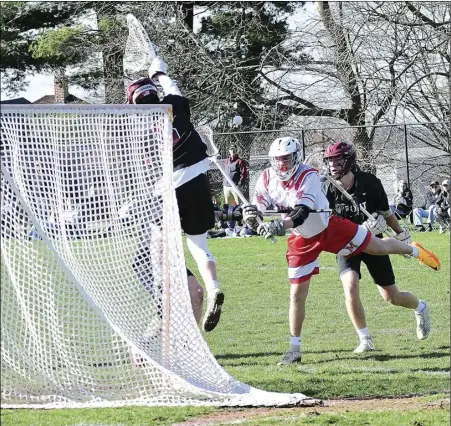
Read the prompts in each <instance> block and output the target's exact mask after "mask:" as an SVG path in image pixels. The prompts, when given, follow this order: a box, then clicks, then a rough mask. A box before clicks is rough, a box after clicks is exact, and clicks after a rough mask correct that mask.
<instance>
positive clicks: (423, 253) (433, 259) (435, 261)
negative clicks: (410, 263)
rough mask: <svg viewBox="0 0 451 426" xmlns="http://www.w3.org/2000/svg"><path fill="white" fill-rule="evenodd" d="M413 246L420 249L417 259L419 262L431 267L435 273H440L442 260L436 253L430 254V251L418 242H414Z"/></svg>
mask: <svg viewBox="0 0 451 426" xmlns="http://www.w3.org/2000/svg"><path fill="white" fill-rule="evenodd" d="M412 245H413V246H415V247H416V248H417V249H418V252H419V254H418V257H417V260H418V262H420V263H423V264H424V265H427V266H429V267H430V268H432V269H434V270H435V271H438V270H439V269H440V260H439V258H438V257H437V256H436V255H435V254H434V253H432V252H430V251H429V250H426V249H425V248H424V247H423V246H422V245H421V244H420V243H418V242H417V241H414V242H413V243H412Z"/></svg>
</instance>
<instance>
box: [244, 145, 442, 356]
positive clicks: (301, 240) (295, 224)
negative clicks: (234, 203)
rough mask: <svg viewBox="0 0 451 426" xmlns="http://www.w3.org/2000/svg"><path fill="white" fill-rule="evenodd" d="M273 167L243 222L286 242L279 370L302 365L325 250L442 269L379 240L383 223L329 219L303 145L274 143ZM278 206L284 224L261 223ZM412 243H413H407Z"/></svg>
mask: <svg viewBox="0 0 451 426" xmlns="http://www.w3.org/2000/svg"><path fill="white" fill-rule="evenodd" d="M268 155H269V158H270V163H271V167H269V168H267V169H265V170H264V171H263V173H262V175H261V176H260V177H259V179H258V181H257V184H256V187H255V192H254V197H253V200H252V204H247V205H244V206H243V220H244V222H245V223H246V224H248V225H249V226H251V227H252V228H254V229H256V231H257V233H258V234H259V235H263V236H265V238H267V239H268V238H273V237H274V236H276V235H278V236H284V235H285V233H286V230H288V229H291V234H290V236H289V237H288V250H287V262H288V278H289V282H290V284H291V286H290V308H289V323H290V347H289V350H288V351H287V352H286V353H285V354H284V356H283V358H282V360H281V361H280V363H279V365H283V364H292V363H295V362H299V361H301V329H302V325H303V322H304V317H305V302H306V299H307V295H308V290H309V285H310V279H311V277H312V276H313V275H316V274H319V262H318V257H319V255H320V253H321V252H322V251H327V252H330V253H335V254H339V255H343V256H353V255H357V254H359V253H361V252H365V253H368V254H372V255H387V254H406V255H411V256H413V257H415V258H417V259H418V261H419V262H420V263H424V264H426V265H428V266H429V267H431V268H433V269H435V270H438V269H439V268H440V261H439V259H438V258H437V257H436V256H435V255H434V254H433V253H431V252H429V251H427V250H426V249H424V248H423V247H422V246H421V245H420V244H418V243H416V242H414V243H412V244H406V243H405V242H403V241H400V240H397V239H394V238H382V239H380V238H376V237H375V236H374V235H373V234H372V232H371V231H373V232H375V233H379V232H377V227H378V226H379V224H380V218H379V217H378V218H375V219H374V220H367V221H366V222H365V223H364V224H363V225H358V224H356V223H353V222H351V221H349V220H347V219H344V218H341V217H337V216H334V215H331V214H330V213H328V212H316V211H314V210H317V209H319V210H326V209H328V208H329V203H328V201H327V198H326V196H325V194H324V193H323V192H322V187H321V182H320V176H319V173H318V171H317V170H315V169H314V168H312V167H311V166H309V165H307V164H302V154H301V147H300V144H299V141H298V140H297V139H294V138H291V137H282V138H278V139H276V140H275V141H274V142H273V143H272V144H271V147H270V149H269V154H268ZM271 204H272V205H274V206H276V207H277V208H278V210H283V211H288V214H287V215H286V216H285V217H284V218H283V219H282V220H280V221H271V222H261V219H262V218H263V213H264V212H265V210H266V209H267V208H268V207H269V206H270V205H271ZM382 220H383V217H382ZM408 242H410V240H409V241H408Z"/></svg>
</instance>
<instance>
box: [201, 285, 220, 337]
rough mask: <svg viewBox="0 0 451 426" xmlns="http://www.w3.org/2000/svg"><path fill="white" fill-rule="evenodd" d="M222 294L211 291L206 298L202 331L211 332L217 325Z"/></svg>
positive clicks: (218, 291) (217, 290) (217, 291)
mask: <svg viewBox="0 0 451 426" xmlns="http://www.w3.org/2000/svg"><path fill="white" fill-rule="evenodd" d="M223 303H224V293H223V292H222V291H221V290H219V288H218V289H215V290H213V291H211V292H210V293H209V294H208V296H207V310H206V311H205V317H204V325H203V328H204V331H207V332H208V331H212V330H214V328H215V327H216V326H217V325H218V322H219V318H220V317H221V309H222V304H223Z"/></svg>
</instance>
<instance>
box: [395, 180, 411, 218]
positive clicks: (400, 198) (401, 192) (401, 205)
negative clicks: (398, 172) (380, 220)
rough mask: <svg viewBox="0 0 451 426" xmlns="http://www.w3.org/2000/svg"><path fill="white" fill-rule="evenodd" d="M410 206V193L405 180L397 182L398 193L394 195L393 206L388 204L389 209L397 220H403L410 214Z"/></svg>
mask: <svg viewBox="0 0 451 426" xmlns="http://www.w3.org/2000/svg"><path fill="white" fill-rule="evenodd" d="M412 206H413V195H412V191H411V190H410V188H409V186H408V185H407V182H406V181H405V180H400V181H399V182H398V192H397V194H396V195H395V199H394V200H393V204H390V209H391V211H392V212H393V213H394V214H395V215H396V216H397V217H398V219H404V218H406V217H408V216H409V215H410V213H411V212H412Z"/></svg>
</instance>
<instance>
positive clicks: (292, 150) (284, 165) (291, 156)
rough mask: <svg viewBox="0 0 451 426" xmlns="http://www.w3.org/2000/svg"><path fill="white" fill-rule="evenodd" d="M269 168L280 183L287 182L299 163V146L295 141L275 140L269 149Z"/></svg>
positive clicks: (287, 138)
mask: <svg viewBox="0 0 451 426" xmlns="http://www.w3.org/2000/svg"><path fill="white" fill-rule="evenodd" d="M268 156H269V161H270V164H271V168H272V169H273V170H274V172H275V174H276V175H277V177H278V178H279V179H280V180H281V181H287V180H289V179H290V178H291V177H292V176H293V175H294V174H295V172H296V170H297V169H298V167H299V164H300V163H301V159H302V156H301V145H300V143H299V141H298V140H297V139H294V138H291V137H284V138H278V139H276V140H275V141H274V142H273V143H272V144H271V147H270V148H269V153H268Z"/></svg>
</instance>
